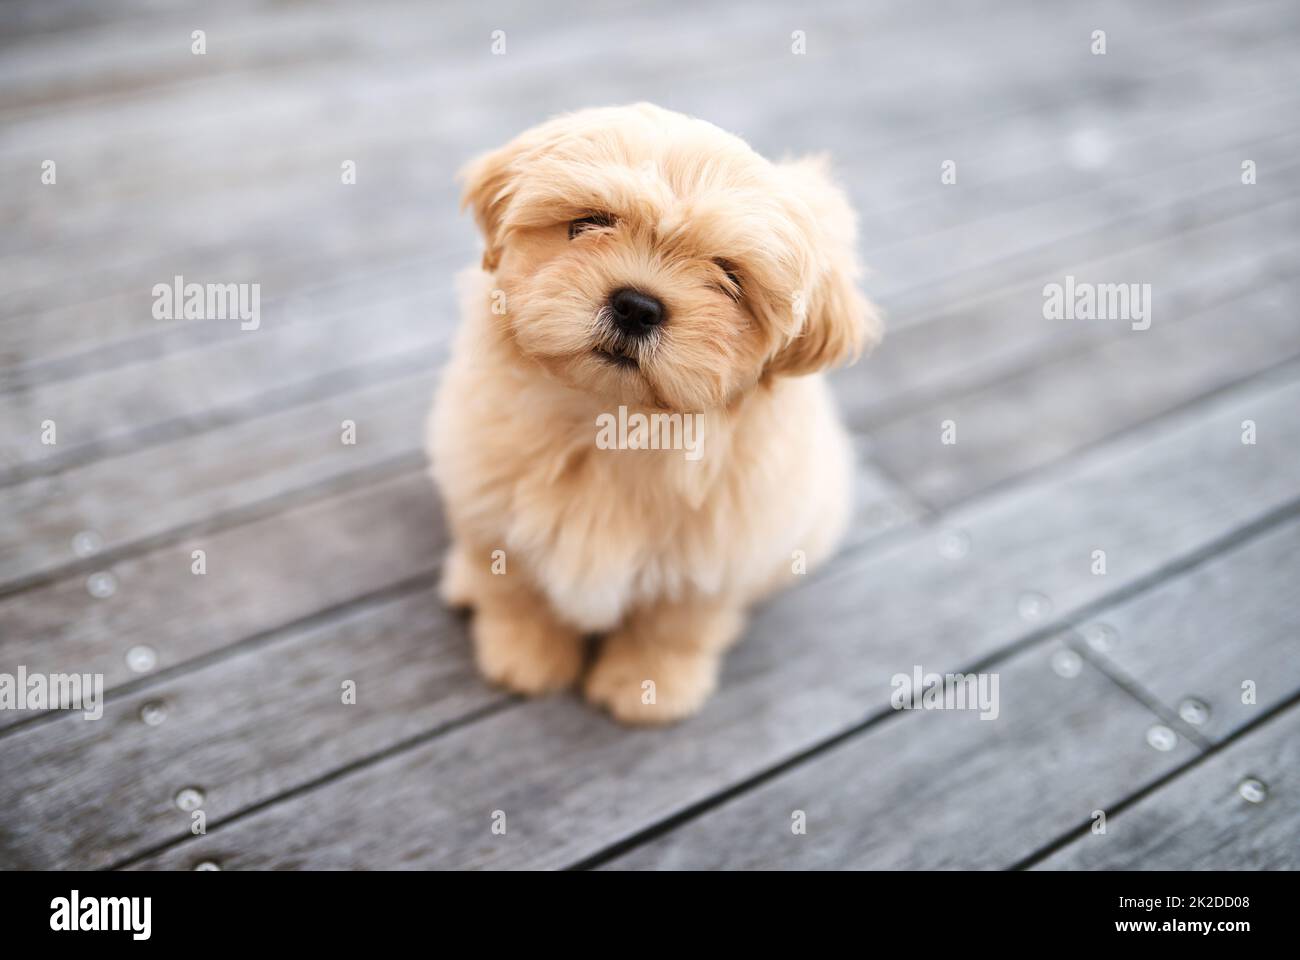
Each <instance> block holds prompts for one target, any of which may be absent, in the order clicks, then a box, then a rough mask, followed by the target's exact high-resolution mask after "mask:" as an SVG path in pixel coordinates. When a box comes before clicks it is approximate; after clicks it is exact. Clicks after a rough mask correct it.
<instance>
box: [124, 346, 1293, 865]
mask: <svg viewBox="0 0 1300 960" xmlns="http://www.w3.org/2000/svg"><path fill="white" fill-rule="evenodd" d="M1296 372H1297V371H1296V370H1295V369H1292V370H1289V371H1287V373H1288V375H1289V376H1294V375H1295V373H1296ZM1298 401H1300V383H1297V382H1294V381H1287V380H1285V379H1284V378H1282V377H1281V376H1280V375H1278V376H1274V377H1272V378H1269V379H1268V380H1266V381H1265V382H1262V383H1260V384H1258V385H1256V386H1254V387H1252V388H1251V389H1249V390H1239V391H1236V392H1234V393H1233V394H1232V395H1230V396H1225V397H1221V398H1219V399H1217V400H1216V401H1214V402H1212V403H1210V404H1208V405H1205V406H1203V407H1202V408H1200V409H1197V410H1194V411H1189V412H1187V413H1185V414H1183V415H1181V416H1177V417H1175V418H1173V419H1172V420H1170V421H1168V422H1163V423H1161V424H1159V425H1158V426H1157V427H1153V428H1152V429H1149V430H1146V431H1143V432H1139V433H1137V434H1134V435H1132V436H1129V437H1126V438H1124V439H1123V440H1121V441H1118V442H1116V443H1114V444H1111V445H1108V446H1107V447H1105V448H1103V449H1100V450H1096V451H1093V452H1092V453H1090V454H1087V455H1085V456H1083V457H1081V458H1079V459H1078V460H1076V461H1075V462H1073V463H1072V464H1070V466H1069V469H1063V470H1057V471H1054V472H1052V473H1051V474H1050V475H1048V476H1047V477H1045V478H1043V479H1042V480H1040V481H1038V482H1036V483H1035V484H1033V485H1029V486H1025V487H1023V488H1021V489H1017V490H1008V491H1003V492H1002V493H999V494H997V495H995V496H993V497H990V498H987V499H985V500H982V501H980V502H979V503H977V504H972V505H970V506H968V507H966V508H963V509H961V510H959V511H957V512H956V513H955V514H954V515H953V516H951V517H950V518H949V525H950V527H951V528H952V531H953V532H956V533H958V534H959V538H960V542H961V543H964V544H966V545H967V547H968V549H967V550H966V551H965V552H964V555H963V551H961V550H958V551H951V550H950V551H948V552H949V556H944V555H941V554H940V551H939V550H938V549H937V543H936V541H941V538H940V537H939V531H933V532H925V533H922V534H917V535H915V536H907V535H901V536H900V537H899V538H898V539H897V540H896V541H895V542H892V543H887V544H885V545H884V546H883V547H882V548H881V549H879V550H870V551H866V552H865V553H862V554H860V555H858V556H856V557H846V558H844V559H842V560H840V561H838V562H837V563H835V564H833V565H832V566H831V567H830V568H828V569H827V570H826V572H825V574H824V575H822V576H820V577H817V578H814V580H813V581H812V582H810V583H809V584H808V585H806V586H805V587H804V588H803V589H802V590H800V591H797V592H794V593H790V594H787V595H786V596H784V597H782V598H780V599H778V600H777V601H775V602H773V603H772V604H770V605H768V606H767V607H766V608H765V609H764V610H763V611H762V612H761V614H760V615H759V616H758V618H757V619H756V622H755V624H754V625H753V627H752V628H751V630H750V633H749V637H748V639H747V640H746V642H745V643H743V644H741V646H740V647H739V648H738V649H737V650H736V651H735V652H734V653H733V654H732V656H731V658H730V659H729V661H728V664H727V668H726V671H725V676H724V680H723V683H722V687H721V690H720V692H719V694H718V695H717V696H716V697H715V698H714V700H713V701H712V702H711V703H710V704H709V705H708V706H707V707H706V708H705V710H704V712H703V713H702V714H701V715H700V716H699V717H697V718H695V719H694V720H692V721H691V722H689V723H687V724H684V725H682V726H679V727H676V728H673V729H670V730H667V731H657V732H628V731H626V730H622V729H619V728H617V727H616V726H614V725H612V724H610V723H609V722H608V721H606V720H604V719H603V718H600V717H598V716H595V715H594V714H592V713H591V712H590V711H589V710H587V709H586V708H584V707H582V706H581V705H579V704H576V703H574V702H572V701H570V700H553V701H548V702H531V703H526V704H523V705H521V706H519V707H517V708H514V709H511V710H508V711H505V712H502V713H500V714H496V715H494V716H492V717H488V718H486V719H484V720H483V721H481V722H479V723H477V724H475V725H473V726H472V727H468V728H465V729H462V730H457V731H452V732H450V733H449V734H447V735H446V736H444V737H440V738H438V739H437V740H434V741H432V742H430V743H428V744H424V745H422V746H420V747H418V748H416V749H413V750H411V751H409V752H404V753H401V754H398V755H394V756H391V757H387V758H385V759H383V760H382V761H380V762H378V763H376V764H374V765H372V766H368V767H367V768H366V769H365V770H361V771H357V772H356V774H355V775H352V776H347V777H344V778H341V779H339V780H338V781H336V782H334V783H331V784H329V785H326V786H323V787H321V788H320V789H318V790H314V791H311V792H310V793H307V794H305V795H301V796H296V797H294V798H292V799H290V800H288V801H286V802H285V803H283V804H278V805H274V806H270V807H267V808H264V809H262V810H260V811H257V812H254V813H252V814H250V815H248V816H247V817H244V818H240V819H239V820H238V821H237V822H234V823H232V824H230V825H229V826H227V827H223V828H221V829H219V830H215V831H212V832H210V833H209V834H208V836H206V837H203V838H199V839H197V840H193V841H187V842H186V843H184V844H182V845H180V846H178V847H176V848H173V849H171V850H168V851H165V852H163V853H161V854H159V855H158V856H156V857H151V858H149V859H147V860H146V861H145V862H144V865H145V866H151V867H167V866H171V867H185V866H189V865H191V864H192V863H193V862H194V861H195V860H197V859H200V858H203V857H208V856H217V857H219V858H220V859H221V860H222V861H223V862H224V863H226V864H227V865H228V866H231V867H235V868H252V867H272V866H276V865H282V864H288V863H292V864H294V865H296V866H354V867H358V866H359V867H364V866H378V865H381V864H382V865H392V864H396V863H401V864H403V865H415V866H488V865H495V866H503V865H511V866H560V865H564V864H569V863H572V862H574V861H578V860H582V859H584V858H586V857H589V856H591V855H593V854H595V853H597V852H599V851H601V850H602V849H605V848H606V847H608V846H609V845H611V844H614V843H617V842H618V841H620V840H622V839H624V838H625V837H627V836H628V835H629V834H631V833H634V832H636V831H638V830H641V829H643V828H645V827H646V826H647V825H648V824H652V823H655V822H657V821H659V820H662V819H663V818H665V817H669V816H671V815H672V814H674V813H676V812H678V811H681V810H682V809H684V808H686V807H689V806H690V805H691V804H693V803H697V802H699V801H701V800H704V799H706V798H708V797H710V796H712V795H713V794H715V793H716V792H718V791H719V790H722V789H725V788H726V787H728V786H729V785H732V784H735V783H737V782H738V781H743V780H745V779H746V778H748V777H751V776H753V775H754V774H755V773H757V772H759V771H762V770H764V769H767V768H769V767H771V766H773V765H775V764H778V763H780V762H782V761H785V760H787V759H789V758H790V757H792V756H796V755H798V754H799V753H801V752H803V751H805V750H807V749H808V748H809V747H810V746H812V745H815V744H817V743H820V742H823V741H825V740H826V739H828V738H830V737H833V736H835V735H836V734H838V733H840V732H842V731H844V730H846V729H848V728H851V727H852V726H854V725H855V724H856V723H858V721H860V720H861V719H862V718H863V717H864V716H866V715H868V714H869V713H870V712H872V711H873V710H876V709H881V708H883V707H884V706H885V705H886V704H887V703H888V694H889V678H890V677H891V676H892V675H893V674H895V673H897V672H906V671H910V669H911V666H912V664H914V663H918V662H919V663H921V664H923V665H925V666H926V667H927V668H928V669H934V670H937V671H945V670H949V669H954V668H959V667H962V666H964V665H968V664H971V663H975V662H978V661H980V660H982V659H984V658H987V657H989V656H990V655H992V654H995V653H996V652H997V651H998V650H1003V649H1006V648H1007V647H1008V645H1011V644H1014V643H1016V642H1018V641H1021V640H1023V639H1025V638H1026V637H1030V636H1033V635H1035V634H1036V633H1037V632H1039V631H1045V630H1047V629H1049V628H1050V627H1051V625H1052V624H1053V623H1055V622H1058V621H1059V620H1060V619H1061V618H1062V617H1068V618H1073V617H1076V616H1078V615H1079V614H1080V611H1082V610H1084V609H1085V608H1087V607H1088V606H1089V605H1095V604H1098V603H1099V602H1101V601H1103V600H1104V598H1105V597H1106V596H1107V595H1108V594H1110V593H1112V592H1114V591H1117V590H1121V589H1125V588H1128V587H1132V586H1133V585H1135V584H1137V583H1139V582H1140V581H1141V580H1142V578H1147V577H1151V576H1153V575H1155V574H1157V573H1158V572H1159V571H1160V570H1162V569H1163V568H1164V567H1165V566H1166V565H1168V564H1169V563H1170V562H1172V561H1173V560H1175V559H1177V558H1179V557H1184V556H1186V555H1188V554H1189V553H1192V552H1194V551H1198V550H1204V549H1206V548H1207V546H1209V545H1211V544H1213V543H1214V542H1215V541H1216V540H1218V539H1219V538H1221V537H1223V536H1225V535H1227V534H1229V533H1230V532H1232V531H1234V530H1236V529H1238V528H1239V527H1240V526H1242V525H1243V524H1245V523H1247V522H1250V521H1251V520H1253V519H1255V518H1258V517H1260V516H1262V515H1265V514H1268V513H1270V512H1271V511H1274V510H1276V509H1278V508H1279V507H1281V506H1282V505H1284V504H1287V503H1290V502H1292V501H1293V500H1294V498H1295V496H1296V491H1295V487H1294V483H1293V481H1292V479H1291V478H1290V476H1288V475H1287V474H1288V473H1290V472H1293V471H1294V470H1295V469H1296V466H1297V458H1298V457H1300V422H1297V421H1296V418H1295V417H1294V416H1293V413H1292V411H1293V410H1294V409H1295V407H1296V404H1297V402H1298ZM1245 410H1250V411H1252V415H1253V416H1255V417H1256V418H1258V419H1259V420H1260V422H1261V423H1268V424H1269V425H1270V427H1269V429H1270V432H1273V431H1276V435H1275V436H1274V437H1273V439H1272V440H1271V441H1270V443H1269V444H1268V445H1267V446H1260V447H1257V448H1256V450H1255V451H1253V452H1254V453H1255V454H1257V455H1256V456H1251V457H1241V456H1240V455H1239V454H1238V452H1237V450H1236V449H1235V447H1236V446H1237V445H1238V444H1237V429H1238V427H1237V424H1238V423H1239V422H1240V420H1241V419H1242V418H1243V416H1244V415H1245V414H1244V412H1243V411H1245ZM1258 454H1262V456H1260V455H1258ZM1242 489H1251V490H1252V491H1253V496H1252V497H1251V498H1250V499H1249V500H1246V499H1245V498H1241V497H1239V496H1237V493H1238V491H1240V490H1242ZM1157 507H1158V509H1157ZM1098 538H1100V539H1101V540H1102V541H1103V542H1107V543H1109V544H1111V545H1112V550H1113V552H1114V554H1115V555H1117V556H1123V557H1124V558H1125V562H1124V563H1123V564H1119V565H1115V566H1114V567H1113V569H1112V572H1111V574H1110V575H1109V576H1107V577H1095V576H1092V575H1091V574H1090V573H1089V572H1088V563H1089V550H1090V549H1091V544H1093V543H1094V542H1096V541H1097V539H1098ZM941 542H942V541H941ZM1026 594H1028V595H1029V597H1030V599H1032V600H1033V602H1027V601H1026V599H1025V596H1026ZM792 650H794V651H797V655H795V656H791V651H792ZM496 809H501V810H504V811H506V812H507V816H508V817H509V818H510V822H511V823H512V824H514V825H515V827H514V831H513V832H511V833H509V834H508V835H507V836H506V837H504V838H495V837H493V836H492V835H491V834H490V833H488V827H489V822H490V817H491V812H492V811H493V810H496ZM322 836H332V837H338V836H348V837H357V838H358V840H357V843H356V845H353V844H352V843H350V842H340V843H337V844H335V845H328V846H326V845H322V843H321V837H322Z"/></svg>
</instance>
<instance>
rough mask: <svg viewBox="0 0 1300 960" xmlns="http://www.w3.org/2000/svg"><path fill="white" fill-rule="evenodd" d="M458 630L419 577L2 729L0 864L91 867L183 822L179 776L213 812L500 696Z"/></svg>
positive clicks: (169, 833) (181, 828)
mask: <svg viewBox="0 0 1300 960" xmlns="http://www.w3.org/2000/svg"><path fill="white" fill-rule="evenodd" d="M463 629H464V627H463V624H462V623H461V622H460V621H458V620H457V619H456V618H455V617H454V616H453V615H451V614H449V613H448V612H447V611H446V610H445V609H444V608H443V607H442V605H441V602H440V601H439V600H438V599H437V597H436V596H435V593H434V591H433V589H432V588H431V587H428V588H425V589H422V590H416V591H414V592H411V593H408V594H407V595H405V596H402V597H399V598H397V599H391V600H386V601H383V602H378V603H375V604H369V605H364V606H362V607H361V608H359V609H357V610H355V611H353V612H351V613H349V614H348V615H347V616H345V617H342V618H339V619H336V620H332V621H330V622H329V623H327V624H324V625H322V626H317V627H312V628H308V629H305V630H300V631H295V632H292V633H290V634H289V635H287V636H281V637H277V638H275V639H274V641H273V642H271V643H269V644H266V645H261V646H257V647H254V648H252V649H249V650H246V651H240V652H238V653H236V654H235V655H234V656H233V657H230V658H229V659H226V660H223V661H221V662H220V663H218V664H216V665H215V666H214V667H212V668H211V669H208V670H203V671H198V672H195V673H191V674H187V675H184V676H180V677H176V678H172V679H160V680H158V681H157V682H151V683H147V684H145V685H144V686H143V687H142V688H141V689H139V690H137V691H135V692H133V693H130V694H128V695H126V696H124V697H119V698H115V699H112V700H111V701H110V702H109V703H108V704H107V705H106V706H105V709H104V716H103V718H102V719H99V720H86V719H82V718H81V716H80V715H79V714H75V715H71V716H68V717H61V718H58V719H57V720H56V721H55V722H53V723H44V724H39V725H36V726H33V727H27V728H22V729H19V730H17V731H15V732H14V733H13V734H12V735H10V736H8V737H6V738H4V739H3V740H2V741H0V755H3V758H4V769H5V776H4V778H3V780H2V781H0V809H3V810H5V811H6V814H5V820H6V823H5V829H4V830H3V831H0V866H3V867H4V868H5V869H8V870H13V869H33V868H47V869H48V868H51V867H56V866H80V867H88V868H94V867H103V866H107V865H109V864H111V863H113V862H114V861H115V860H116V859H118V858H120V857H122V856H123V855H125V854H127V853H130V852H133V851H138V850H140V849H141V848H142V847H148V846H150V845H152V844H154V843H157V842H159V841H160V840H165V839H169V838H174V837H177V836H179V835H183V834H186V833H188V831H189V829H190V818H189V815H188V814H187V813H185V812H182V811H180V810H178V809H177V805H176V801H175V797H176V795H177V793H178V791H180V790H182V789H184V788H186V787H197V788H199V789H201V790H202V791H203V792H204V794H205V797H206V799H205V800H204V802H203V810H204V811H205V813H206V815H207V816H208V818H209V820H210V821H215V820H218V819H220V818H222V817H224V816H226V815H228V814H229V813H231V812H232V811H235V810H240V809H244V808H246V807H247V806H249V805H250V804H253V803H257V802H260V801H262V800H265V799H267V798H268V797H269V796H273V795H274V794H275V793H277V792H279V791H280V790H283V789H284V788H285V787H286V786H287V785H290V784H295V783H297V784H301V783H303V782H306V781H309V780H311V779H312V778H313V777H315V776H317V775H318V774H319V773H320V772H321V771H328V770H333V769H337V768H338V767H341V766H346V765H348V764H350V763H353V762H355V761H358V760H360V759H362V758H364V757H366V756H369V755H371V754H373V753H375V752H377V751H382V750H384V749H386V748H389V747H392V746H394V745H396V744H398V743H401V742H402V741H404V740H407V739H409V738H411V737H415V736H419V735H427V734H428V733H429V732H430V731H432V730H436V729H437V728H438V727H439V726H441V725H443V724H446V723H448V722H451V721H453V720H456V719H458V718H461V717H464V716H465V715H466V714H467V713H470V712H472V711H475V710H479V709H482V708H484V707H487V706H490V705H492V704H494V703H499V702H501V701H502V700H504V695H502V694H500V693H497V692H493V691H492V690H490V689H489V688H488V687H487V686H486V685H485V684H483V683H482V682H481V681H478V680H476V679H475V678H474V667H473V664H472V663H471V658H470V654H469V645H468V644H467V643H465V642H464V636H463ZM346 681H353V682H354V683H355V684H356V688H355V689H356V698H355V699H356V702H355V703H354V704H346V703H344V702H343V684H344V683H345V682H346ZM147 703H161V704H163V706H164V709H165V710H166V718H165V720H164V721H163V722H162V723H161V724H160V725H157V726H151V725H149V724H146V723H144V722H143V720H142V718H141V709H142V707H143V706H144V705H145V704H147ZM232 707H233V709H232ZM88 797H94V798H97V799H98V802H96V803H88V802H87V798H88Z"/></svg>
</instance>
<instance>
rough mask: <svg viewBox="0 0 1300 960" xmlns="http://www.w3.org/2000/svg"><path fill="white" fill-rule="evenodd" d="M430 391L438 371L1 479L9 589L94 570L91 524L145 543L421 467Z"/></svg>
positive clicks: (120, 546) (115, 540)
mask: <svg viewBox="0 0 1300 960" xmlns="http://www.w3.org/2000/svg"><path fill="white" fill-rule="evenodd" d="M432 393H433V381H432V377H426V376H418V377H409V378H406V379H401V380H394V381H391V382H388V383H384V384H382V385H380V386H377V387H370V388H366V389H363V390H357V391H353V392H347V393H342V394H339V395H338V396H335V397H331V398H329V399H326V400H322V401H319V402H317V403H312V404H307V405H305V406H298V407H291V408H290V409H288V410H284V411H281V412H279V413H274V414H270V415H268V416H264V417H256V418H254V419H251V420H243V421H240V422H238V423H235V424H233V425H231V426H229V427H226V428H223V429H220V430H211V431H205V432H202V433H197V434H194V435H192V436H189V437H186V438H185V439H184V440H181V441H178V442H175V443H168V444H162V445H158V446H152V447H147V448H144V449H142V450H137V451H136V452H134V453H132V454H131V455H130V456H127V457H110V458H107V459H104V460H97V461H95V462H94V463H90V464H87V465H85V466H81V467H77V468H74V469H71V470H67V471H64V472H63V473H59V474H55V475H53V476H45V477H37V478H35V479H32V480H29V481H27V482H26V483H23V484H19V485H17V486H11V487H7V488H4V489H3V490H0V503H2V504H3V509H0V583H3V584H5V585H6V586H7V587H9V588H12V587H13V586H14V585H15V584H19V583H25V582H28V581H31V580H33V579H38V578H42V577H48V576H50V575H52V574H53V573H55V572H57V571H60V570H64V569H65V568H67V567H69V566H70V565H77V566H79V568H81V569H83V570H85V572H89V564H88V562H87V561H84V560H81V559H80V558H78V557H77V556H76V554H75V552H74V550H73V538H74V537H76V536H77V534H79V533H82V532H83V531H85V532H90V533H92V534H94V535H95V537H96V539H97V540H98V541H99V542H100V544H102V552H103V553H105V554H110V553H115V552H118V551H123V550H129V549H139V548H140V547H142V546H147V545H148V542H149V540H150V539H151V538H155V537H161V536H164V535H171V534H174V532H175V531H177V530H178V529H180V530H183V529H185V528H186V527H188V526H190V525H193V524H201V523H211V522H213V521H214V520H218V519H220V518H222V517H223V515H228V516H234V517H238V516H239V515H240V514H241V513H242V512H244V511H247V510H249V509H251V508H256V507H258V506H259V505H261V507H262V508H263V509H266V508H268V505H269V507H270V508H274V507H275V506H276V501H277V500H280V501H282V499H283V498H285V497H287V496H288V495H290V494H292V495H294V496H297V497H303V496H305V495H306V494H307V492H308V490H309V489H310V488H312V487H321V486H327V485H329V484H332V483H337V482H339V481H341V480H344V479H345V478H348V477H359V478H364V477H366V475H367V474H371V473H373V471H375V470H376V469H381V468H384V467H386V466H390V467H391V466H393V465H397V466H404V467H411V466H415V465H417V464H419V463H421V462H423V455H422V453H420V437H421V425H422V424H423V422H424V418H425V416H426V414H427V412H428V407H429V403H430V399H431V397H432ZM344 420H352V421H354V422H355V423H356V425H357V434H356V439H357V442H356V443H355V444H353V445H345V444H343V443H342V442H341V434H342V431H341V425H342V423H343V421H344ZM89 563H93V564H97V563H98V561H90V562H89Z"/></svg>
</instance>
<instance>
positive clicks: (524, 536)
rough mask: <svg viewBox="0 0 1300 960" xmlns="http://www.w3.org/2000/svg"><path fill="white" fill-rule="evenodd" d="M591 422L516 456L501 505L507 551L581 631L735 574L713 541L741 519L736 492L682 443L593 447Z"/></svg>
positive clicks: (714, 587)
mask: <svg viewBox="0 0 1300 960" xmlns="http://www.w3.org/2000/svg"><path fill="white" fill-rule="evenodd" d="M552 429H554V427H553V426H552ZM593 429H594V427H588V428H586V429H585V430H584V429H583V428H582V427H581V426H576V425H575V426H574V428H573V429H571V430H570V431H568V443H567V444H565V445H563V448H562V449H559V450H554V451H552V452H550V453H549V455H548V454H547V453H546V452H544V451H536V450H534V451H530V452H529V453H528V454H527V455H526V458H525V456H522V455H521V459H520V461H519V462H518V463H517V465H516V467H517V472H516V473H515V481H514V483H513V488H512V489H511V490H510V497H509V499H510V503H509V505H508V506H506V505H504V504H503V505H502V506H503V507H504V510H503V514H502V520H503V521H504V525H505V529H504V536H505V541H506V544H507V550H509V551H513V552H514V553H515V554H516V555H518V556H520V557H521V558H522V559H523V560H524V561H525V562H526V564H527V565H528V567H529V571H530V573H531V574H532V576H533V579H534V580H535V581H536V582H537V583H538V585H539V586H540V587H541V588H542V589H543V591H544V592H545V593H546V595H547V597H548V599H549V600H550V602H551V603H552V605H553V606H554V607H555V609H556V611H557V612H558V613H559V614H560V615H561V616H563V617H564V618H565V619H567V620H569V621H571V622H572V623H574V624H575V625H577V626H579V627H581V628H582V629H584V630H590V631H598V630H607V629H610V628H611V627H613V626H614V625H615V624H616V623H617V622H618V620H619V619H620V618H621V617H622V616H623V615H624V614H625V613H626V612H627V610H628V609H629V608H631V607H634V606H636V605H638V604H640V603H648V602H654V601H659V600H662V599H664V598H674V597H683V596H686V595H689V594H691V593H697V592H698V593H705V594H713V593H716V592H717V591H718V590H719V589H720V587H721V585H722V584H723V583H725V582H728V580H729V579H731V578H733V577H734V573H735V569H734V568H735V567H736V563H735V562H734V560H733V558H732V557H730V556H728V555H727V554H728V552H729V551H726V550H723V551H719V541H718V531H719V530H728V529H735V528H736V527H737V526H739V523H738V521H739V520H740V519H741V518H740V517H738V516H736V515H734V511H735V510H736V509H737V507H738V504H737V503H736V500H735V497H734V495H733V492H732V491H730V490H728V489H726V488H725V487H722V486H718V485H717V484H714V483H711V481H712V479H713V478H712V477H711V476H710V475H709V470H710V466H709V465H708V464H705V463H702V462H692V461H688V460H686V459H685V458H684V457H683V455H682V452H681V451H673V450H601V449H598V448H595V447H594V446H593V443H592V430H593ZM522 453H523V452H522V451H521V454H522ZM503 492H504V491H503ZM720 553H721V555H720Z"/></svg>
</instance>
